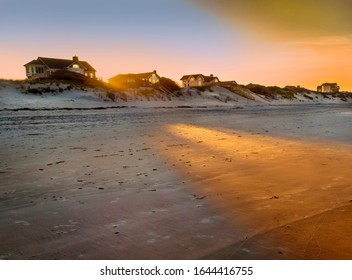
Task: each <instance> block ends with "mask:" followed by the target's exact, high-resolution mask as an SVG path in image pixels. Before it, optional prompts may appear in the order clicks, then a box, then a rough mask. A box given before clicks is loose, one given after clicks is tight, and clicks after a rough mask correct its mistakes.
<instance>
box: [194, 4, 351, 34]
mask: <svg viewBox="0 0 352 280" xmlns="http://www.w3.org/2000/svg"><path fill="white" fill-rule="evenodd" d="M188 1H189V2H190V3H191V4H193V5H195V6H197V7H200V8H201V9H203V10H206V11H207V12H208V13H210V14H212V15H215V16H217V17H218V18H219V19H221V20H224V21H226V22H229V23H231V25H233V26H234V27H235V28H237V29H245V30H246V31H249V32H251V33H253V34H256V35H258V36H262V37H267V39H271V40H272V39H274V40H277V39H280V40H282V39H286V40H296V39H301V38H307V37H309V38H312V37H330V36H349V35H351V34H352V18H351V13H350V11H351V10H352V1H351V0H338V1H337V0H291V1H284V0H266V1H263V0H218V1H213V0H188Z"/></svg>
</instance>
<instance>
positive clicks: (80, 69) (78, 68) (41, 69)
mask: <svg viewBox="0 0 352 280" xmlns="http://www.w3.org/2000/svg"><path fill="white" fill-rule="evenodd" d="M24 67H25V68H26V76H27V78H28V79H37V78H47V77H49V76H50V75H51V74H52V73H54V72H55V71H57V70H69V71H72V72H75V73H80V74H82V75H85V76H87V77H90V78H94V79H95V78H96V72H97V71H96V70H95V69H94V68H93V67H92V66H91V65H90V64H89V63H88V62H87V61H82V60H79V59H78V57H77V56H74V57H72V59H59V58H49V57H38V58H37V59H35V60H32V61H31V62H28V63H27V64H25V65H24Z"/></svg>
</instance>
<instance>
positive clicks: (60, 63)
mask: <svg viewBox="0 0 352 280" xmlns="http://www.w3.org/2000/svg"><path fill="white" fill-rule="evenodd" d="M73 63H78V64H80V65H81V66H83V67H84V68H86V70H88V71H94V72H96V70H95V69H94V68H93V67H92V66H91V65H90V64H89V63H88V62H87V61H82V60H78V61H75V60H73V59H60V58H50V57H38V58H37V59H35V60H32V61H31V62H28V63H27V64H25V65H24V66H27V65H29V64H36V65H38V64H39V65H46V66H48V67H49V68H53V69H63V68H67V67H69V66H70V65H71V64H73Z"/></svg>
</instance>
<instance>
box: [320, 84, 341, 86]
mask: <svg viewBox="0 0 352 280" xmlns="http://www.w3.org/2000/svg"><path fill="white" fill-rule="evenodd" d="M321 86H337V83H324V84H322V85H321Z"/></svg>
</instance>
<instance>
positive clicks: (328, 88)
mask: <svg viewBox="0 0 352 280" xmlns="http://www.w3.org/2000/svg"><path fill="white" fill-rule="evenodd" d="M317 91H318V92H325V93H336V92H339V91H340V87H339V86H338V85H337V83H324V84H322V85H321V86H318V87H317Z"/></svg>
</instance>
